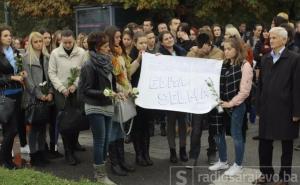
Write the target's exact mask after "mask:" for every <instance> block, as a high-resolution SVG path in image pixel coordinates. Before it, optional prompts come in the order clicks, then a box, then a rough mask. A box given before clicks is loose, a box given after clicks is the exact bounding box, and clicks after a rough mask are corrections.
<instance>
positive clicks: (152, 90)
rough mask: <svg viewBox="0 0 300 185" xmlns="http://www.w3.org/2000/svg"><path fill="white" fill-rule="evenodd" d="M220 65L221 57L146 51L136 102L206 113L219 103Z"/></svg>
mask: <svg viewBox="0 0 300 185" xmlns="http://www.w3.org/2000/svg"><path fill="white" fill-rule="evenodd" d="M221 67H222V61H220V60H213V59H200V58H190V57H176V56H167V55H158V56H156V55H153V54H149V53H145V54H143V62H142V69H141V75H140V80H139V84H138V89H139V95H138V98H137V99H136V101H135V103H136V104H137V105H138V106H140V107H143V108H148V109H160V110H172V111H179V112H188V113H194V114H203V113H207V112H209V111H210V110H212V109H213V108H214V107H215V106H216V105H217V104H218V103H217V102H218V97H219V86H220V73H221ZM210 85H212V86H211V87H209V86H210Z"/></svg>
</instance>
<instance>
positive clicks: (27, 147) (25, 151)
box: [20, 145, 30, 154]
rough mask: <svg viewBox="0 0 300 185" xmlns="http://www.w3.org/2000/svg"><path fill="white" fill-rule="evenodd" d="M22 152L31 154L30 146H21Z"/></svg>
mask: <svg viewBox="0 0 300 185" xmlns="http://www.w3.org/2000/svg"><path fill="white" fill-rule="evenodd" d="M20 152H21V153H22V154H30V150H29V146H28V145H25V146H24V147H20Z"/></svg>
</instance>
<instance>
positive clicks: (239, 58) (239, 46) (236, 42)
mask: <svg viewBox="0 0 300 185" xmlns="http://www.w3.org/2000/svg"><path fill="white" fill-rule="evenodd" d="M225 43H229V44H230V46H231V47H232V48H234V49H235V50H236V56H235V59H234V61H233V65H241V64H242V63H243V62H244V60H245V56H246V53H245V48H244V46H243V42H242V40H241V38H238V37H237V36H230V37H229V38H227V39H225V40H224V44H225ZM224 63H230V60H228V59H226V60H225V61H224Z"/></svg>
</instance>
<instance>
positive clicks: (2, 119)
mask: <svg viewBox="0 0 300 185" xmlns="http://www.w3.org/2000/svg"><path fill="white" fill-rule="evenodd" d="M15 102H16V100H14V99H11V98H8V97H6V96H5V95H4V94H1V95H0V112H1V114H0V123H4V124H5V123H8V121H9V120H10V118H11V117H12V115H13V112H14V109H15Z"/></svg>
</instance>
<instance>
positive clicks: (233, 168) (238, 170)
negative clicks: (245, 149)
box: [224, 163, 243, 176]
mask: <svg viewBox="0 0 300 185" xmlns="http://www.w3.org/2000/svg"><path fill="white" fill-rule="evenodd" d="M242 171H243V167H242V166H239V165H237V164H236V163H234V164H233V165H232V166H231V167H230V168H229V169H228V170H226V171H225V172H224V175H226V176H235V175H238V174H240V173H242Z"/></svg>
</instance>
